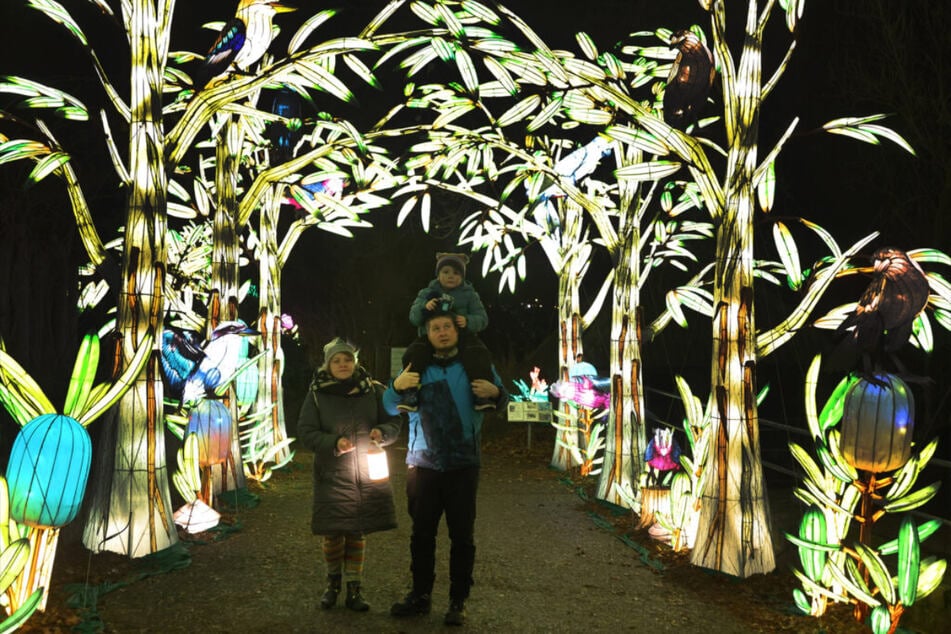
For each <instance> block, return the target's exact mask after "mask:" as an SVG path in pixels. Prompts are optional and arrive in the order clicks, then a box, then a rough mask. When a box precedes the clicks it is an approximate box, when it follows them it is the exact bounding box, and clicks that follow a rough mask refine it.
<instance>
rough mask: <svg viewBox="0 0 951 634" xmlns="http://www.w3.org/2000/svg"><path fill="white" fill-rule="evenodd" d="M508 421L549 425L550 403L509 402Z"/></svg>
mask: <svg viewBox="0 0 951 634" xmlns="http://www.w3.org/2000/svg"><path fill="white" fill-rule="evenodd" d="M508 419H509V421H510V422H528V423H550V422H551V403H546V402H542V401H511V402H509V409H508Z"/></svg>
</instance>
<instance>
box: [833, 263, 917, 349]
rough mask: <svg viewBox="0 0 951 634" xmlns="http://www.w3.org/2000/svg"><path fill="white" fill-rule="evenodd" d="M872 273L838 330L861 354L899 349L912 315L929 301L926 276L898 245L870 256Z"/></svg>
mask: <svg viewBox="0 0 951 634" xmlns="http://www.w3.org/2000/svg"><path fill="white" fill-rule="evenodd" d="M872 259H873V266H872V271H873V273H874V276H873V278H872V282H871V284H869V285H868V288H866V289H865V291H864V292H863V293H862V296H861V297H860V298H859V301H858V305H857V306H856V307H855V310H854V311H853V312H851V313H849V315H848V316H846V318H845V320H844V321H843V322H842V323H841V324H840V325H839V328H838V331H837V332H838V333H839V334H840V335H842V336H844V337H845V341H847V342H849V343H851V344H853V345H854V346H855V347H857V348H858V350H859V352H861V353H862V354H870V355H873V356H878V355H880V354H881V353H892V352H894V351H896V350H898V349H899V348H900V347H901V346H902V345H903V344H904V343H905V342H906V341H908V337H909V336H910V335H911V330H912V326H913V325H914V322H915V319H916V318H917V317H918V315H919V314H920V313H921V311H923V310H924V309H925V306H927V305H928V294H929V289H928V278H927V277H926V276H925V272H924V271H923V270H922V269H921V267H920V266H918V263H917V262H915V261H914V260H912V259H911V258H909V257H908V254H907V253H905V252H904V251H902V250H900V249H896V248H893V247H885V248H882V249H879V250H878V251H876V252H875V254H874V255H873V256H872Z"/></svg>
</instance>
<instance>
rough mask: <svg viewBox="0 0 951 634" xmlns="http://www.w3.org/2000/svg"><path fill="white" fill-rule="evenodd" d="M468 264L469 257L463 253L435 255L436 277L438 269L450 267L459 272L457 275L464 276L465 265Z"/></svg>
mask: <svg viewBox="0 0 951 634" xmlns="http://www.w3.org/2000/svg"><path fill="white" fill-rule="evenodd" d="M468 263H469V256H468V255H466V254H465V253H437V254H436V275H439V269H441V268H442V267H444V266H451V267H452V268H454V269H456V270H457V271H459V275H461V276H462V277H465V276H466V265H467V264H468Z"/></svg>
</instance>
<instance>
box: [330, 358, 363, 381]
mask: <svg viewBox="0 0 951 634" xmlns="http://www.w3.org/2000/svg"><path fill="white" fill-rule="evenodd" d="M356 366H357V363H356V360H355V359H354V358H353V355H351V354H348V353H346V352H338V353H337V354H335V355H334V356H332V357H330V363H329V364H328V368H329V369H330V375H331V376H332V377H333V378H335V379H337V380H338V381H346V380H347V379H349V378H350V377H351V376H353V370H354V368H355V367H356Z"/></svg>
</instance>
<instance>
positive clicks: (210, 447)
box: [185, 399, 231, 467]
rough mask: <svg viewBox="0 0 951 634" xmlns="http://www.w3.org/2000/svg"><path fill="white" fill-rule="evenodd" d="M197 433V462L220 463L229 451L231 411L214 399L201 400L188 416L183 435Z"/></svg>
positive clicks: (205, 463) (224, 459)
mask: <svg viewBox="0 0 951 634" xmlns="http://www.w3.org/2000/svg"><path fill="white" fill-rule="evenodd" d="M191 433H195V434H197V435H198V464H199V465H200V466H202V467H210V466H211V465H215V464H221V463H222V462H225V461H226V460H227V459H228V454H229V453H230V452H231V412H229V411H228V408H227V407H225V406H224V404H222V403H221V401H215V400H208V399H206V400H203V401H201V402H200V403H198V405H196V406H195V408H194V409H193V410H192V412H191V415H190V416H189V417H188V426H187V427H186V428H185V435H186V436H188V434H191Z"/></svg>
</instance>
